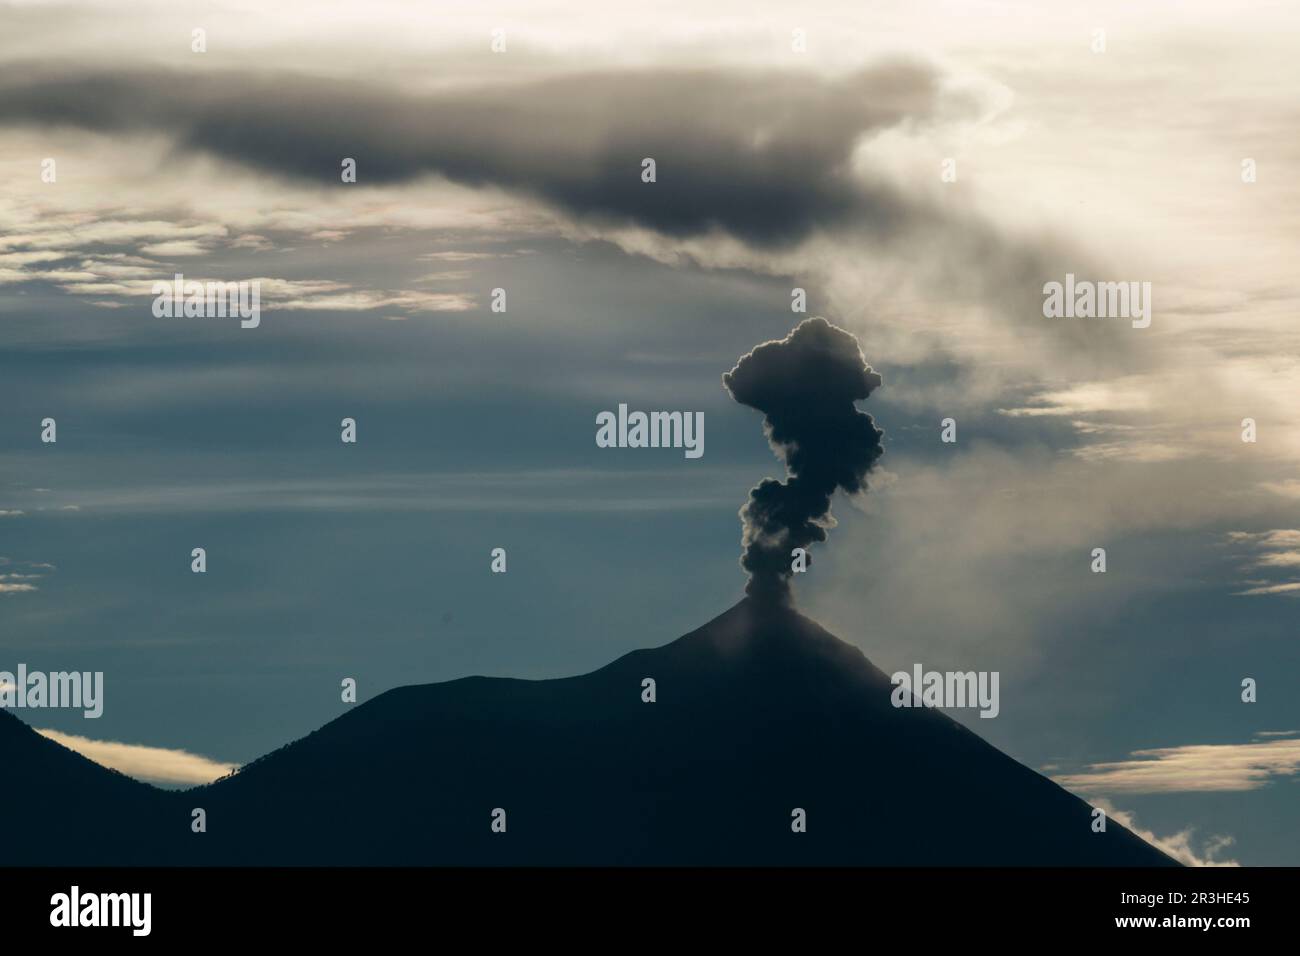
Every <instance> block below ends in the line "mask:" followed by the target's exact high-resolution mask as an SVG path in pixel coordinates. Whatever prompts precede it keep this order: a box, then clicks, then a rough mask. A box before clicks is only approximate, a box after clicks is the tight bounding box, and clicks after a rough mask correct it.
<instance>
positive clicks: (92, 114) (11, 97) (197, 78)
mask: <svg viewBox="0 0 1300 956" xmlns="http://www.w3.org/2000/svg"><path fill="white" fill-rule="evenodd" d="M976 109H977V106H976V104H975V103H974V102H973V101H969V100H966V99H963V98H960V97H953V96H951V95H949V94H946V93H944V92H943V90H942V84H941V82H940V77H939V76H938V75H937V74H936V73H935V72H934V71H933V70H932V69H930V68H929V67H926V66H923V65H919V64H916V63H911V62H904V61H896V62H888V63H883V64H881V65H878V66H875V67H873V68H871V69H867V70H864V71H862V72H859V73H856V74H854V75H852V76H849V77H847V78H843V79H838V80H823V79H819V78H817V77H815V76H812V75H809V74H802V73H778V72H770V71H769V72H754V73H737V72H721V71H716V70H689V71H688V70H677V71H663V70H659V71H649V70H647V71H621V72H608V73H593V74H586V75H567V76H563V77H558V78H549V79H544V80H538V81H535V82H532V83H528V84H511V85H501V86H495V87H492V88H475V89H468V90H466V89H459V90H455V91H452V92H443V93H438V94H432V95H426V96H416V95H413V94H410V93H403V92H399V91H396V90H391V89H383V88H379V87H375V86H369V85H364V84H358V83H350V82H341V81H337V80H325V79H319V78H311V77H305V76H301V75H270V74H267V75H247V74H244V73H238V74H236V73H232V72H213V71H206V70H204V71H165V70H147V71H112V72H72V73H69V72H68V71H66V70H63V71H59V70H54V69H51V68H42V67H31V66H8V67H5V68H3V69H0V122H9V123H14V122H21V123H37V124H44V125H62V124H67V125H73V126H77V127H82V128H88V129H93V130H97V131H104V132H131V131H137V132H143V133H161V134H163V135H164V136H168V137H170V138H172V139H173V141H174V142H175V143H176V144H177V146H178V147H180V148H183V149H187V150H197V151H202V152H205V153H210V154H215V155H218V156H221V157H225V158H228V159H231V160H235V161H238V162H241V163H245V164H248V165H250V166H253V167H256V168H259V169H263V170H266V171H268V172H271V173H275V174H278V175H282V176H287V177H294V178H298V179H306V180H317V181H319V182H320V183H321V184H322V185H332V184H336V183H338V182H339V171H340V162H341V160H342V158H343V157H353V158H355V159H356V160H357V164H358V170H359V177H358V178H359V181H360V182H362V183H370V184H376V183H380V184H382V183H392V182H400V181H404V180H410V179H413V178H416V177H418V176H421V175H426V174H437V175H441V176H444V177H446V178H447V179H450V180H452V181H454V182H457V183H462V184H466V185H470V186H483V185H492V186H499V187H503V188H507V189H511V190H516V191H520V192H523V193H526V194H529V195H532V196H536V197H538V198H541V199H543V200H545V201H547V202H549V203H551V204H553V205H555V206H558V207H560V208H562V209H564V210H566V211H567V212H569V213H570V214H572V215H575V216H576V217H578V218H580V219H591V220H595V221H598V222H604V223H615V224H620V223H634V224H639V225H643V226H647V227H649V228H652V229H654V230H656V231H658V232H661V233H664V234H666V235H670V236H690V235H699V234H703V233H707V232H709V231H710V230H711V229H715V228H717V229H721V230H723V231H725V232H727V233H730V234H732V235H735V236H737V237H739V238H742V239H744V240H745V241H747V242H751V243H754V244H756V245H763V246H773V245H781V244H784V243H789V242H794V241H797V240H799V239H801V238H803V237H804V236H806V235H807V234H808V233H809V232H811V231H812V230H814V229H816V228H819V227H823V226H831V225H834V224H837V223H841V222H852V223H853V224H854V226H855V228H860V229H865V230H868V231H875V232H877V233H879V234H881V235H889V234H893V233H894V232H896V231H897V230H898V229H900V228H901V227H903V226H905V225H907V223H908V222H909V220H910V219H912V218H915V217H917V216H919V215H921V213H920V211H919V210H918V209H916V208H914V207H913V206H912V205H911V204H909V203H908V202H907V201H905V200H904V199H902V198H901V197H900V196H899V195H898V194H897V193H896V192H895V191H894V190H892V189H890V188H887V187H884V186H880V185H876V186H873V185H870V184H867V183H864V182H862V181H861V180H860V179H859V178H857V177H855V176H854V175H853V173H852V171H851V169H850V168H849V161H850V158H851V154H852V151H853V147H854V145H855V144H856V143H857V142H859V141H860V140H861V139H862V138H863V137H864V136H869V135H871V134H872V133H874V132H879V131H882V130H885V129H889V128H893V127H897V126H900V125H904V124H912V123H927V122H933V121H936V120H939V119H947V118H950V117H951V116H952V115H954V114H961V113H969V112H974V111H975V110H976ZM644 157H653V158H654V159H655V161H656V164H657V167H658V168H657V174H658V181H657V182H655V183H653V184H646V183H643V182H642V181H641V161H642V159H643V158H644Z"/></svg>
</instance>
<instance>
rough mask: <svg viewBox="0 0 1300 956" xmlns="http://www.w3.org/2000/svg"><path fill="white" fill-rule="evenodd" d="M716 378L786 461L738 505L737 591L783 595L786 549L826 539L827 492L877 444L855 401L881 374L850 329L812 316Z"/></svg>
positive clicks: (876, 433)
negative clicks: (757, 417)
mask: <svg viewBox="0 0 1300 956" xmlns="http://www.w3.org/2000/svg"><path fill="white" fill-rule="evenodd" d="M722 382H723V384H724V385H725V386H726V388H727V391H729V392H730V393H731V395H732V397H733V398H734V399H735V400H736V401H738V402H740V403H741V404H742V405H748V406H750V407H751V408H756V409H758V410H759V411H760V412H762V413H763V416H764V418H763V428H764V431H765V432H766V433H767V438H768V441H769V442H771V444H772V449H773V450H774V451H775V452H776V453H777V456H778V457H779V458H781V460H782V461H784V462H785V465H786V469H787V470H788V471H789V477H788V479H787V480H786V481H784V482H781V481H777V480H776V479H775V478H765V479H763V481H761V482H759V484H758V485H757V487H755V488H754V489H753V490H752V491H750V493H749V501H748V502H746V504H745V507H743V508H742V509H741V511H740V520H741V524H742V525H743V529H744V554H743V555H742V556H741V559H740V563H741V566H742V567H744V568H745V570H747V571H748V572H749V573H750V579H749V584H748V585H747V587H746V591H747V592H748V593H749V594H750V595H752V596H755V597H762V598H776V599H785V598H786V597H788V594H789V586H790V576H791V574H792V571H791V561H792V556H791V551H792V550H793V549H794V548H807V547H808V545H810V544H812V543H814V542H818V541H825V540H826V533H827V531H829V530H830V529H831V528H833V527H835V519H834V518H833V517H831V496H832V495H833V494H834V493H835V491H836V490H837V489H842V490H844V491H846V492H848V493H850V494H854V493H857V492H860V491H864V490H866V487H867V473H868V472H869V471H870V470H871V469H872V467H874V466H875V464H876V460H877V459H878V458H879V457H880V456H881V454H883V452H884V449H883V448H881V446H880V440H881V438H882V437H883V436H884V432H883V431H881V430H880V429H879V428H877V427H876V425H875V422H874V421H872V418H871V416H870V415H868V414H866V413H865V412H860V411H858V409H857V407H856V406H855V405H854V402H856V401H858V400H860V399H864V398H866V397H867V396H869V395H870V394H871V392H872V391H873V390H874V389H876V388H878V387H879V386H880V376H879V375H878V374H877V373H876V372H874V371H873V370H872V368H871V366H870V365H868V364H867V361H866V359H865V358H863V356H862V351H861V349H859V348H858V340H857V339H856V338H854V337H853V335H851V334H850V333H848V332H845V331H844V330H843V329H841V328H837V327H836V326H834V325H831V324H830V323H829V322H827V321H826V320H825V319H822V318H812V319H807V320H806V321H804V322H801V323H799V325H798V326H796V327H795V329H794V331H792V332H791V333H790V334H789V335H787V336H786V337H785V338H784V339H781V340H780V341H775V342H765V343H763V344H762V345H760V346H758V347H757V348H756V349H754V350H753V351H752V352H750V353H749V354H748V355H745V356H743V357H742V358H741V359H740V361H739V362H737V363H736V367H735V368H733V369H732V370H731V371H730V372H728V373H727V374H726V375H724V376H723V377H722Z"/></svg>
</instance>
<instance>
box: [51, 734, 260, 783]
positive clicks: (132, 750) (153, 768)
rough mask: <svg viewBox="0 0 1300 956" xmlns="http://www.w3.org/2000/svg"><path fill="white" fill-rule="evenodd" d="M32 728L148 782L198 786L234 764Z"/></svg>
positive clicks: (188, 753) (111, 766)
mask: <svg viewBox="0 0 1300 956" xmlns="http://www.w3.org/2000/svg"><path fill="white" fill-rule="evenodd" d="M36 732H37V733H38V734H41V735H42V736H44V737H48V738H49V739H50V740H53V741H54V742H55V743H57V744H62V745H63V746H64V747H67V748H68V749H69V750H75V751H76V752H77V753H79V754H81V755H82V756H83V757H86V758H87V759H89V760H93V761H94V762H95V763H97V764H100V765H101V766H104V767H110V768H112V769H113V770H118V771H120V772H122V773H124V774H126V775H127V776H128V777H135V778H136V779H138V780H144V781H147V782H149V783H161V784H183V785H185V786H198V785H199V784H204V783H211V782H212V781H213V780H216V779H218V778H219V777H224V776H225V775H226V774H228V773H230V772H231V771H233V770H235V769H236V768H237V767H238V764H229V763H221V762H220V761H217V760H212V759H210V758H208V757H204V756H201V755H199V754H192V753H190V752H189V751H187V750H171V749H168V748H166V747H149V746H146V745H144V744H124V743H119V742H117V741H114V740H92V739H91V738H89V737H79V736H77V735H75V734H65V733H60V732H59V731H57V730H48V729H41V728H36Z"/></svg>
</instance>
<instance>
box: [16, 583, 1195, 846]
mask: <svg viewBox="0 0 1300 956" xmlns="http://www.w3.org/2000/svg"><path fill="white" fill-rule="evenodd" d="M646 677H651V678H654V679H655V681H656V684H657V697H658V700H657V702H655V703H652V704H651V703H644V702H642V699H641V694H642V687H641V682H642V679H643V678H646ZM891 690H892V686H891V685H890V683H889V679H888V677H887V676H886V675H885V674H883V673H882V672H880V671H879V670H877V669H876V668H875V667H873V666H872V665H871V664H870V662H868V661H867V659H866V658H865V657H863V655H862V654H861V653H860V652H859V651H858V650H856V649H855V648H853V647H851V646H849V645H847V644H845V643H843V642H842V641H840V640H838V639H837V638H835V637H833V636H832V635H830V634H829V633H827V632H826V631H824V630H823V629H822V628H820V627H819V626H817V625H816V624H814V623H813V622H812V621H809V620H808V619H807V618H804V617H802V616H800V615H798V614H797V613H795V612H793V611H790V610H787V609H783V608H772V607H767V606H764V607H759V606H757V605H755V604H754V603H753V602H752V601H750V600H748V599H747V600H745V601H742V602H741V603H740V604H738V605H737V606H736V607H734V608H732V609H731V610H730V611H728V612H727V613H725V614H723V615H722V616H721V617H718V618H717V619H715V620H713V621H711V622H710V623H709V624H707V625H705V626H704V627H702V628H700V629H699V630H697V631H694V632H692V633H691V634H688V635H686V636H685V637H683V638H681V639H679V640H677V641H675V642H673V643H671V644H668V645H666V646H664V647H660V648H655V649H653V650H643V651H636V652H633V653H631V654H628V655H627V656H625V657H623V658H620V659H619V660H617V661H615V662H614V663H612V664H610V665H608V666H607V667H604V668H602V669H601V670H598V671H595V672H594V673H591V674H586V675H584V676H581V677H572V678H566V679H563V680H548V681H523V680H506V679H494V678H483V677H472V678H466V679H464V680H456V681H450V682H448V683H443V684H430V685H423V686H414V687H403V688H398V689H396V690H392V691H389V692H388V693H385V694H382V695H380V696H379V697H377V698H375V699H374V700H371V701H369V702H367V703H364V704H360V705H358V706H356V707H355V708H353V709H351V710H349V711H348V712H347V713H346V714H345V715H344V716H342V717H340V718H339V719H337V720H334V721H332V722H330V723H329V724H327V725H325V726H324V727H322V728H321V729H320V730H318V731H316V732H315V733H313V734H311V735H309V736H307V737H305V738H303V739H302V740H298V741H296V742H294V743H292V744H290V745H288V746H286V747H284V748H281V749H280V750H278V751H276V752H275V753H273V754H270V755H268V756H267V757H264V758H262V759H261V760H258V761H256V762H254V763H253V764H251V765H249V766H248V767H246V768H244V769H243V770H242V771H241V772H239V773H238V774H235V775H234V776H231V777H228V778H225V779H223V780H220V781H218V782H216V783H214V784H212V785H210V786H207V787H201V788H197V789H195V790H191V791H187V792H184V793H165V792H162V791H158V790H154V789H152V788H148V787H144V786H141V785H138V784H134V783H132V782H131V781H127V780H125V779H124V778H122V777H120V776H119V775H114V774H112V773H109V772H108V771H103V770H98V769H97V768H95V767H94V766H93V765H91V764H89V763H88V762H87V761H84V760H82V758H80V757H77V756H75V755H73V754H71V753H69V752H67V751H63V750H62V748H59V747H57V745H55V744H53V743H51V742H49V741H45V740H43V739H42V738H36V741H35V742H33V741H23V744H24V746H23V748H20V750H19V751H16V752H15V753H13V754H11V753H9V752H8V747H9V739H8V738H9V736H10V734H9V733H8V732H9V731H10V730H11V729H12V728H11V727H10V726H9V725H10V724H11V723H13V722H12V721H3V722H0V724H3V730H4V731H5V734H4V735H3V737H2V738H0V740H2V741H3V744H4V746H5V748H6V750H5V754H4V757H5V764H6V766H7V767H9V768H11V769H13V768H15V767H16V768H18V769H19V771H20V773H21V777H20V778H19V780H21V781H22V782H21V785H18V786H16V785H15V784H16V783H17V781H15V780H14V778H12V777H11V782H10V785H9V786H8V787H7V788H4V790H5V792H6V795H5V797H4V798H3V799H4V801H5V802H4V803H3V804H0V806H3V807H4V809H5V819H6V821H11V820H15V819H20V820H25V821H32V825H27V826H24V828H23V829H24V831H25V833H26V834H27V837H28V838H25V839H20V840H19V843H18V857H17V858H14V859H12V860H11V862H56V861H58V862H63V861H65V860H74V861H78V862H80V861H86V862H90V861H93V860H95V859H97V858H98V857H97V856H96V854H102V853H104V852H105V851H106V850H107V852H109V853H110V854H111V852H112V851H113V848H114V847H115V846H120V845H121V842H122V841H123V840H124V839H125V838H128V837H129V838H130V839H129V840H128V841H127V842H128V843H129V842H134V843H136V844H137V845H138V847H139V848H140V849H139V852H137V853H134V854H132V855H130V856H127V857H124V858H123V859H129V860H131V861H137V860H141V859H148V860H151V861H156V862H164V863H167V862H174V863H258V864H260V863H311V864H354V863H376V864H397V863H403V864H407V863H409V864H420V863H439V864H441V863H450V864H507V863H522V864H687V865H689V864H758V865H767V864H795V865H799V864H868V865H913V866H915V865H931V864H970V865H1021V864H1026V865H1030V864H1035V865H1148V866H1149V865H1172V861H1171V860H1170V859H1169V858H1168V857H1166V856H1164V855H1163V854H1161V853H1159V852H1158V851H1157V850H1155V849H1154V848H1152V847H1150V846H1149V845H1148V844H1146V843H1145V842H1143V841H1142V840H1140V839H1138V838H1137V837H1135V836H1134V835H1133V834H1131V833H1129V832H1128V831H1127V830H1125V829H1124V828H1122V827H1121V826H1119V825H1118V824H1117V823H1115V822H1114V821H1111V822H1110V823H1109V824H1108V828H1107V832H1106V833H1103V834H1098V833H1094V832H1092V829H1091V827H1090V823H1091V816H1090V808H1089V807H1088V805H1087V804H1085V803H1084V802H1083V801H1081V800H1079V799H1078V798H1076V797H1074V796H1072V795H1070V794H1069V793H1067V792H1066V791H1064V790H1062V789H1061V788H1060V787H1058V786H1057V785H1056V784H1054V783H1052V782H1051V781H1049V780H1047V779H1046V778H1044V777H1042V776H1040V775H1039V774H1037V773H1034V772H1033V771H1031V770H1029V769H1028V768H1026V767H1024V766H1022V765H1020V764H1018V763H1016V762H1015V761H1014V760H1012V759H1010V758H1009V757H1007V756H1005V755H1004V754H1002V753H1000V752H999V751H997V750H995V749H994V748H993V747H991V746H990V745H988V744H986V743H985V742H984V741H982V740H981V739H979V738H978V737H977V736H975V735H974V734H972V733H971V732H970V731H968V730H966V729H965V728H963V727H962V726H960V725H959V724H957V723H955V722H954V721H952V720H951V719H949V718H948V717H946V716H944V715H943V714H941V713H939V712H936V711H932V710H923V709H917V708H913V709H896V708H894V707H893V706H891V704H890V700H889V697H890V691H891ZM27 733H30V732H27ZM16 736H21V734H18V735H16ZM31 736H33V737H35V735H34V734H31ZM37 744H38V745H39V746H36V745H37ZM50 748H54V751H53V752H52V751H51V750H50ZM59 751H61V752H59ZM56 758H57V759H56ZM47 773H50V774H53V775H54V776H53V777H47V776H46V774H47ZM56 780H57V782H58V785H57V786H56V785H55V781H56ZM70 792H71V793H75V796H71V797H69V796H64V797H59V798H57V799H58V800H60V801H62V802H59V803H51V802H50V801H51V800H52V799H54V797H53V795H55V794H59V793H70ZM68 801H72V804H73V805H71V806H70V805H69V803H68ZM196 806H201V807H203V808H205V809H206V811H207V815H208V832H207V833H205V834H194V833H191V832H190V826H189V823H190V809H191V808H192V807H196ZM78 807H81V808H83V809H84V808H85V807H93V808H94V809H93V812H92V813H91V814H90V816H89V817H87V818H86V819H88V820H91V821H96V822H95V826H110V827H113V826H115V824H114V823H113V821H114V819H120V821H121V822H120V824H116V833H115V836H114V837H113V838H112V839H110V840H108V841H107V842H105V840H103V839H100V840H91V841H88V840H87V839H86V837H85V831H84V829H83V828H82V826H81V825H80V824H79V823H78V824H77V825H75V826H72V827H68V826H67V825H66V818H65V817H64V814H70V815H71V816H72V817H73V818H75V819H77V820H80V819H81V817H80V811H79V810H78V809H77V808H78ZM497 807H500V808H503V809H504V810H505V811H506V814H507V817H506V820H507V830H506V832H505V833H493V832H492V831H491V828H490V823H491V814H492V811H493V809H494V808H497ZM795 807H801V808H803V809H804V810H806V811H807V817H808V827H807V832H806V833H793V832H791V828H790V822H791V810H792V809H793V808H795ZM11 814H12V815H11ZM51 815H53V817H54V818H55V819H57V820H61V821H63V823H62V824H59V825H55V823H54V821H52V820H51ZM115 815H120V817H116V818H115Z"/></svg>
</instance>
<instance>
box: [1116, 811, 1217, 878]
mask: <svg viewBox="0 0 1300 956" xmlns="http://www.w3.org/2000/svg"><path fill="white" fill-rule="evenodd" d="M1093 803H1094V805H1095V806H1098V807H1100V808H1101V809H1102V810H1104V811H1106V816H1107V817H1109V818H1110V819H1112V820H1114V821H1115V822H1116V823H1118V824H1120V825H1121V826H1124V827H1127V828H1128V829H1129V830H1132V831H1133V833H1135V834H1136V835H1138V836H1139V837H1141V838H1142V839H1143V840H1146V841H1147V842H1148V843H1150V844H1151V845H1152V846H1154V847H1155V848H1156V849H1158V850H1162V851H1164V852H1165V853H1167V854H1169V855H1170V856H1171V857H1173V858H1174V859H1175V860H1177V861H1178V862H1179V863H1182V864H1183V865H1184V866H1241V864H1240V863H1238V862H1237V861H1236V860H1219V859H1217V857H1218V855H1219V854H1220V853H1221V852H1223V851H1224V850H1225V849H1227V848H1228V847H1230V846H1232V844H1234V843H1235V842H1237V841H1236V839H1235V838H1234V837H1230V836H1212V837H1210V838H1209V839H1208V840H1207V841H1206V842H1205V846H1204V848H1203V849H1201V850H1199V851H1198V850H1197V849H1196V848H1195V847H1194V846H1193V845H1192V837H1193V834H1194V832H1195V831H1194V830H1193V829H1192V828H1191V827H1188V828H1187V829H1185V830H1179V831H1178V832H1177V833H1175V834H1173V836H1167V837H1160V836H1156V835H1155V833H1153V832H1152V831H1150V830H1144V829H1143V828H1142V827H1140V826H1138V823H1137V817H1136V816H1135V815H1134V814H1133V813H1130V812H1129V811H1127V810H1120V809H1118V808H1117V807H1115V806H1113V805H1112V804H1111V803H1110V802H1109V801H1107V800H1096V801H1093Z"/></svg>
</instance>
